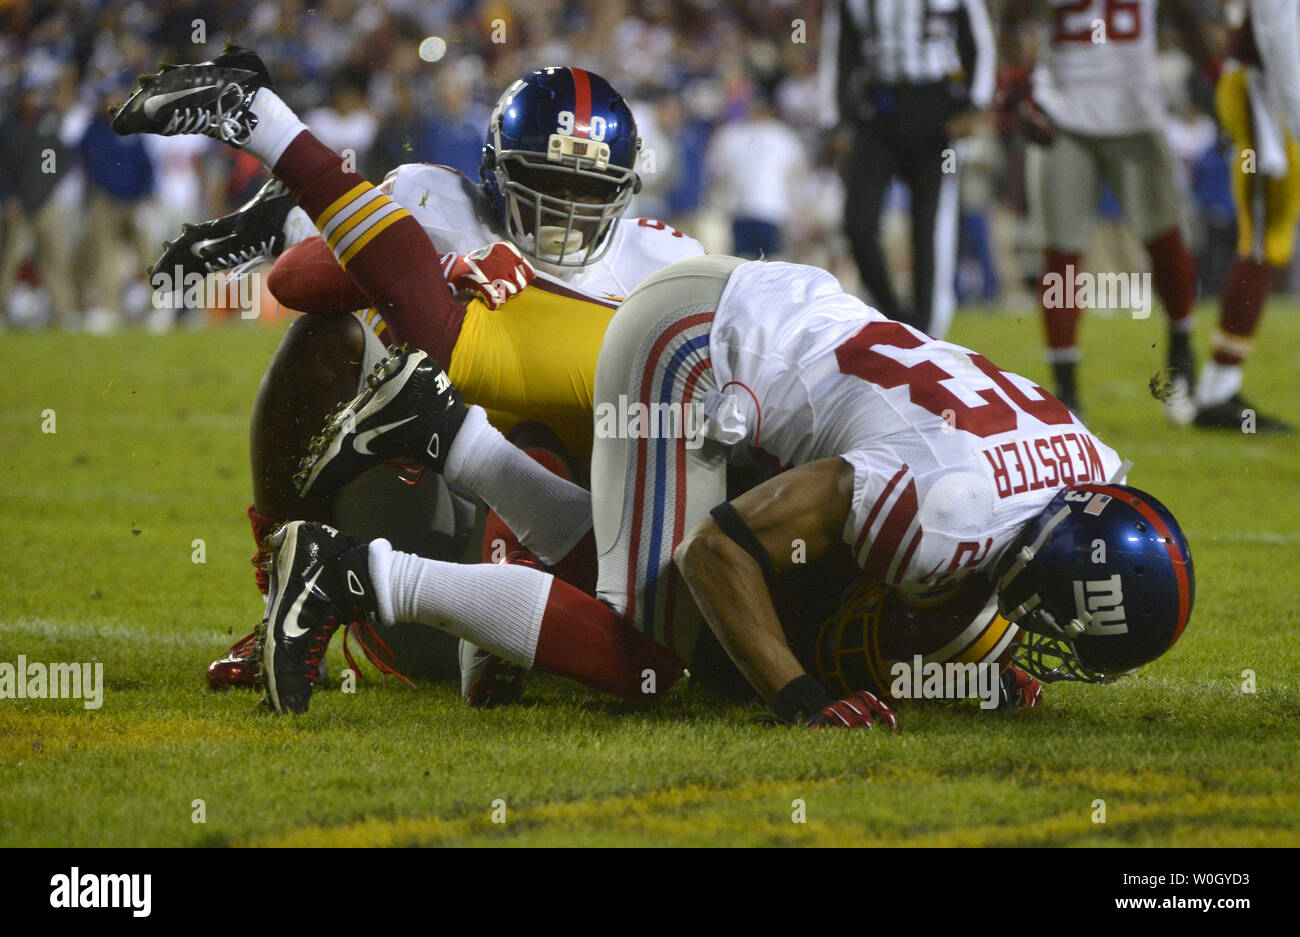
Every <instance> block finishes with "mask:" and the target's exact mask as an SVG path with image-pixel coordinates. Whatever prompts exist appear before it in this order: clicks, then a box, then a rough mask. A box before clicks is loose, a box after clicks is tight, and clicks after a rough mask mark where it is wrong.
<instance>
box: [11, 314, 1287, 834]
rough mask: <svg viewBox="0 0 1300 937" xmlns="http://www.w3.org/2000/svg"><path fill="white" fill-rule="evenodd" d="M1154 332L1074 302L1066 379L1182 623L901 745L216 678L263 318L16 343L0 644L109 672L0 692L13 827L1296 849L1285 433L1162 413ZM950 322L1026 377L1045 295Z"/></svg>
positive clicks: (21, 338) (911, 728) (936, 711)
mask: <svg viewBox="0 0 1300 937" xmlns="http://www.w3.org/2000/svg"><path fill="white" fill-rule="evenodd" d="M1200 323H1201V328H1200V330H1199V332H1198V344H1199V345H1200V346H1202V348H1203V346H1204V344H1205V336H1206V335H1207V334H1208V332H1209V331H1210V329H1211V327H1212V316H1211V312H1210V310H1208V309H1203V310H1202V312H1201V318H1200ZM1162 329H1163V327H1162V325H1161V324H1160V320H1159V318H1158V316H1156V317H1153V318H1152V319H1151V320H1148V321H1145V322H1142V321H1133V320H1130V319H1122V318H1119V319H1104V318H1100V317H1094V318H1092V319H1090V320H1089V321H1088V322H1087V324H1086V327H1085V334H1084V343H1085V348H1086V352H1087V355H1088V358H1087V361H1086V363H1085V370H1084V371H1083V380H1084V387H1085V393H1086V399H1085V403H1086V405H1087V407H1088V410H1089V423H1090V425H1091V426H1092V427H1093V428H1094V429H1095V430H1096V431H1097V432H1098V433H1099V434H1100V435H1101V436H1102V437H1103V438H1104V439H1105V440H1106V441H1107V442H1108V443H1110V444H1112V445H1114V446H1115V447H1116V448H1117V449H1118V450H1119V451H1120V452H1121V454H1123V455H1124V456H1126V457H1127V458H1130V459H1132V460H1133V461H1134V462H1135V463H1136V468H1135V469H1134V470H1133V473H1132V475H1131V480H1132V481H1133V483H1134V484H1137V485H1139V486H1142V487H1146V488H1148V489H1150V490H1151V491H1153V492H1154V493H1156V494H1157V495H1158V496H1159V497H1160V498H1161V499H1163V500H1164V501H1165V502H1166V503H1168V504H1169V506H1170V507H1171V508H1172V509H1173V510H1174V511H1175V513H1176V514H1177V515H1178V516H1179V518H1180V519H1181V520H1182V522H1183V524H1184V526H1185V529H1186V531H1187V534H1188V536H1189V537H1190V539H1191V543H1192V547H1193V551H1194V554H1195V559H1196V568H1197V572H1198V582H1197V598H1196V609H1195V612H1194V614H1193V616H1192V620H1191V624H1190V625H1189V627H1188V630H1187V632H1186V635H1185V636H1184V638H1183V640H1182V641H1181V642H1180V643H1179V644H1178V646H1177V647H1176V648H1175V649H1174V650H1173V651H1172V652H1171V653H1170V654H1169V655H1168V656H1167V657H1166V658H1165V659H1162V660H1161V661H1159V662H1157V663H1156V664H1154V665H1153V666H1151V667H1149V668H1148V669H1147V670H1146V671H1144V672H1143V673H1142V674H1141V675H1140V676H1138V677H1136V678H1133V679H1130V680H1127V681H1124V682H1122V683H1120V684H1117V685H1114V686H1109V687H1079V686H1059V685H1056V686H1051V687H1048V688H1047V691H1046V699H1045V705H1044V706H1043V707H1042V708H1041V709H1040V710H1037V711H1033V712H1030V713H1024V714H999V713H993V714H988V713H982V712H979V711H978V710H951V709H944V708H932V707H930V708H927V707H916V706H913V707H907V708H904V709H902V710H901V722H902V726H903V729H902V731H901V732H899V733H897V734H892V735H891V734H886V733H884V732H875V733H868V732H857V733H842V732H808V731H802V730H797V729H786V728H774V727H764V726H761V725H756V724H753V723H751V722H749V721H748V720H749V719H750V718H751V717H752V716H753V715H755V712H756V710H755V709H753V708H748V709H747V708H743V707H739V708H738V707H732V706H727V705H723V704H720V703H718V702H717V701H716V700H713V699H711V698H709V697H707V696H706V695H704V694H703V693H702V692H701V691H698V690H695V689H692V688H689V687H682V688H679V689H678V690H676V691H674V693H673V694H672V695H671V697H670V698H669V700H668V701H667V702H666V703H665V704H664V705H663V706H662V707H661V708H659V709H658V710H655V711H650V712H643V711H632V710H629V709H627V708H625V707H622V706H620V705H618V704H615V703H612V702H609V701H606V700H604V699H602V698H600V697H598V696H597V695H595V694H592V693H588V692H586V691H585V690H582V689H581V688H578V687H575V686H573V685H570V684H568V683H565V682H564V681H560V680H554V679H551V680H548V679H536V680H535V681H534V682H533V684H532V686H531V688H530V691H529V698H530V704H529V705H527V706H522V707H517V708H513V709H509V710H501V711H492V712H478V711H472V710H470V709H468V708H467V707H465V706H464V705H463V704H460V703H459V702H458V701H457V700H456V697H455V693H454V692H453V688H452V687H451V686H450V685H426V686H423V687H421V688H420V689H419V690H412V689H410V688H408V687H406V686H404V685H402V684H400V683H397V682H395V681H391V680H390V681H389V682H388V683H387V684H386V685H385V684H383V683H382V682H380V681H379V680H378V679H377V678H375V677H374V676H373V675H371V676H369V677H368V678H367V679H365V680H363V681H361V682H360V683H359V684H358V688H357V692H356V693H355V694H344V693H341V692H339V691H337V690H332V691H325V692H322V693H320V694H318V695H317V697H316V698H315V699H314V700H313V703H312V710H311V713H310V715H309V716H308V717H306V718H300V719H274V718H269V717H265V716H260V715H258V714H257V713H255V711H254V710H255V705H254V697H253V696H252V695H251V694H243V693H231V694H226V695H214V694H211V693H209V692H207V691H206V690H205V689H204V688H203V684H202V672H203V668H204V666H206V664H207V662H208V661H209V660H211V659H212V658H213V657H214V656H216V655H217V654H218V652H220V651H222V650H224V648H225V647H226V646H227V645H228V644H229V643H230V641H231V640H232V639H233V638H234V637H237V636H239V635H242V634H244V633H245V632H246V631H247V630H248V628H249V626H250V625H251V623H252V621H253V619H254V617H255V616H256V615H258V614H260V600H259V598H258V597H257V595H256V594H255V592H254V590H253V587H252V582H251V575H250V568H249V566H248V557H249V555H250V553H251V548H252V542H251V538H250V537H249V533H248V525H247V522H246V521H245V519H244V517H243V511H244V508H245V506H246V505H247V504H248V501H249V494H248V492H249V484H248V478H247V467H246V465H247V459H246V452H247V449H246V447H247V425H246V424H247V414H248V410H249V406H250V403H251V399H252V394H253V390H254V388H255V387H256V384H257V380H258V377H259V375H260V373H261V370H262V368H263V367H264V365H265V364H266V362H267V360H268V357H269V355H270V353H271V350H272V349H273V347H274V345H275V342H276V340H277V337H278V333H277V332H276V330H275V329H271V328H261V327H256V326H254V327H246V328H216V329H213V330H210V331H206V332H202V333H182V334H175V335H170V336H149V335H139V334H128V335H119V336H115V337H111V338H67V337H62V336H57V335H25V334H14V333H9V334H6V335H4V336H3V337H0V374H3V375H4V378H3V380H0V465H3V477H4V482H5V484H4V486H3V488H2V489H0V504H2V505H3V508H2V509H0V594H2V595H3V596H4V606H3V609H0V661H8V662H11V663H12V662H14V661H15V660H16V658H17V656H18V655H19V654H24V655H26V657H27V658H28V659H29V660H36V661H84V660H99V661H102V662H103V663H104V668H105V680H106V684H107V689H106V692H105V698H104V703H103V707H102V708H101V709H99V710H98V711H87V710H85V709H84V708H83V707H82V705H81V703H80V702H78V701H44V700H41V701H33V700H7V699H6V700H0V846H10V845H78V846H91V845H96V846H98V845H172V844H180V845H226V844H234V845H238V844H250V843H253V844H257V843H261V844H290V843H302V844H371V843H374V844H380V843H383V844H396V845H407V844H431V845H432V844H511V845H540V844H552V845H554V844H580V843H582V844H610V845H615V844H617V845H635V844H654V845H661V844H701V845H718V844H735V845H742V844H887V845H893V844H913V845H964V844H1057V845H1061V844H1077V845H1127V844H1133V845H1138V844H1141V845H1154V844H1179V845H1193V844H1198V845H1261V844H1272V845H1297V844H1300V832H1298V831H1300V792H1298V791H1297V788H1296V784H1295V778H1296V776H1297V761H1298V760H1300V730H1298V726H1300V692H1297V682H1298V679H1300V665H1298V664H1297V652H1296V650H1295V646H1296V643H1295V636H1296V631H1297V612H1296V599H1297V593H1298V592H1300V589H1298V588H1297V574H1296V569H1297V568H1300V495H1297V483H1298V482H1300V472H1298V471H1297V469H1296V466H1297V462H1298V461H1300V442H1297V440H1296V439H1294V438H1291V439H1277V438H1272V439H1268V438H1262V437H1248V436H1243V435H1241V434H1235V433H1228V434H1224V435H1215V436H1212V435H1205V434H1198V433H1195V432H1193V431H1191V430H1186V429H1183V430H1178V429H1173V428H1170V427H1167V426H1166V425H1165V424H1164V423H1163V421H1162V419H1161V417H1160V414H1159V410H1158V408H1157V406H1156V404H1155V403H1154V402H1153V401H1152V400H1151V399H1150V398H1149V396H1148V393H1147V381H1148V378H1149V377H1150V375H1151V374H1152V373H1153V372H1155V371H1156V370H1157V369H1158V368H1159V366H1160V363H1161V358H1162V350H1161V349H1162V347H1163V341H1162V339H1161V332H1162ZM953 338H954V340H956V341H959V342H962V343H964V344H968V345H971V346H973V347H975V348H977V349H979V350H981V351H983V352H984V353H985V354H986V355H987V356H988V357H990V358H992V359H993V360H994V361H996V362H997V363H998V364H1000V365H1001V366H1002V367H1005V368H1009V369H1012V370H1018V371H1021V372H1022V373H1025V374H1027V375H1030V376H1033V377H1036V378H1039V379H1042V378H1043V366H1042V365H1041V363H1040V331H1039V324H1038V322H1037V319H1036V316H1034V315H1032V314H1026V315H1025V316H1024V317H1017V316H1015V315H1010V314H999V315H979V314H972V315H967V316H964V317H961V318H959V320H958V322H957V325H956V327H955V329H954V332H953ZM1262 338H1263V340H1262V342H1261V345H1260V348H1259V349H1258V352H1257V355H1256V358H1255V360H1254V361H1253V362H1252V363H1251V367H1250V369H1249V373H1248V389H1249V391H1250V392H1251V394H1252V395H1253V396H1254V397H1256V398H1257V399H1258V400H1259V401H1260V402H1261V405H1263V404H1265V403H1267V404H1271V405H1272V408H1273V409H1274V410H1276V411H1278V413H1279V415H1280V416H1283V417H1286V418H1289V419H1293V420H1294V419H1296V417H1297V414H1296V412H1295V410H1296V404H1297V403H1298V402H1300V398H1298V397H1297V394H1296V390H1295V386H1294V377H1295V375H1296V374H1298V373H1300V317H1298V316H1297V314H1296V310H1295V309H1291V308H1285V307H1283V306H1282V305H1281V304H1277V307H1276V308H1271V309H1270V313H1269V318H1268V319H1267V320H1266V321H1265V324H1264V328H1263V336H1262ZM47 409H50V410H53V411H54V413H55V419H56V421H57V422H56V429H57V432H55V433H53V434H47V433H42V432H41V424H42V412H43V411H45V410H47ZM196 539H201V540H203V541H204V544H205V549H206V562H205V563H203V564H196V563H194V562H192V555H193V552H194V546H193V541H195V540H196ZM331 653H332V654H335V655H337V654H338V651H337V649H334V650H332V652H331ZM332 662H333V663H334V664H335V665H336V668H337V667H339V666H341V661H339V660H338V659H335V660H333V661H332ZM1248 669H1249V670H1252V671H1254V673H1255V675H1256V677H1255V679H1256V686H1257V692H1255V693H1253V694H1249V693H1243V692H1242V689H1241V688H1242V681H1243V677H1242V672H1243V671H1244V670H1248ZM336 672H337V669H336ZM195 800H202V801H204V809H205V811H206V822H205V823H195V822H192V816H193V814H194V812H195V809H196V808H195V807H194V806H193V802H194V801H195ZM1096 800H1104V801H1105V809H1106V822H1105V823H1104V824H1103V823H1094V822H1093V816H1094V806H1093V805H1094V801H1096ZM494 801H503V802H504V807H505V820H506V822H504V823H494V822H493V810H494ZM796 801H802V804H803V808H802V809H803V812H804V815H805V817H806V822H805V823H795V822H792V814H793V813H794V812H795V811H796V809H797V804H796V803H795V802H796ZM499 816H500V814H499V811H498V818H499Z"/></svg>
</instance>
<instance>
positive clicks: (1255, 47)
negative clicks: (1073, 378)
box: [1196, 0, 1300, 433]
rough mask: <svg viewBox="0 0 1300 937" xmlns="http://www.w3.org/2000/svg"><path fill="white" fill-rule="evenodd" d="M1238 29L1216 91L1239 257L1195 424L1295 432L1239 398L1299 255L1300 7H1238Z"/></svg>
mask: <svg viewBox="0 0 1300 937" xmlns="http://www.w3.org/2000/svg"><path fill="white" fill-rule="evenodd" d="M1234 7H1235V8H1236V10H1237V14H1238V17H1239V19H1240V22H1239V23H1237V25H1236V26H1235V28H1234V29H1233V30H1232V32H1231V34H1230V43H1231V45H1230V47H1229V53H1228V54H1229V60H1228V62H1227V63H1226V65H1225V67H1224V69H1223V74H1222V75H1221V76H1220V78H1219V83H1218V87H1217V88H1216V89H1215V104H1216V107H1217V109H1218V113H1219V121H1220V123H1221V124H1222V126H1223V129H1224V130H1225V131H1226V132H1227V133H1228V135H1229V136H1230V137H1231V138H1232V145H1233V152H1232V155H1231V167H1232V193H1233V199H1234V201H1235V202H1236V205H1237V257H1236V259H1235V261H1234V262H1233V264H1232V267H1231V269H1230V270H1229V272H1228V280H1227V283H1226V284H1225V286H1224V290H1223V296H1222V297H1221V299H1220V305H1219V328H1218V330H1217V331H1216V332H1215V334H1214V344H1213V348H1212V351H1211V355H1210V360H1209V361H1208V362H1206V365H1205V368H1204V370H1203V371H1202V372H1201V377H1200V380H1199V381H1198V382H1197V385H1196V407H1197V409H1196V425H1197V426H1200V427H1204V428H1207V429H1231V430H1236V431H1237V432H1241V431H1242V430H1243V429H1246V428H1248V427H1253V429H1254V431H1255V432H1261V433H1265V432H1290V431H1291V429H1292V427H1291V426H1290V425H1289V424H1287V423H1285V422H1283V421H1282V420H1279V419H1277V418H1276V417H1269V416H1264V415H1262V414H1260V413H1258V412H1256V411H1255V409H1254V408H1253V407H1252V406H1251V405H1250V404H1249V403H1247V402H1246V401H1245V399H1243V398H1242V396H1241V385H1242V366H1243V364H1244V363H1245V360H1246V357H1247V356H1248V355H1249V354H1250V349H1251V342H1252V339H1253V338H1254V335H1255V331H1256V329H1258V328H1259V320H1260V317H1261V316H1262V314H1263V312H1264V301H1265V300H1266V299H1267V297H1268V292H1269V288H1270V287H1271V285H1272V283H1273V279H1274V277H1275V276H1276V272H1277V271H1278V270H1279V269H1282V268H1285V267H1287V266H1288V265H1290V263H1291V258H1292V256H1293V255H1294V253H1295V235H1296V222H1297V221H1298V220H1300V145H1298V144H1297V142H1296V141H1297V140H1298V139H1300V2H1297V0H1249V3H1248V4H1246V6H1245V9H1244V10H1243V9H1241V7H1242V5H1241V4H1234Z"/></svg>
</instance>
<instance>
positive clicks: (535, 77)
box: [479, 67, 641, 267]
mask: <svg viewBox="0 0 1300 937" xmlns="http://www.w3.org/2000/svg"><path fill="white" fill-rule="evenodd" d="M640 151H641V139H640V137H638V136H637V133H636V121H635V120H633V118H632V111H631V110H630V109H629V108H628V106H627V104H626V102H624V100H623V98H622V97H620V96H619V94H618V92H616V91H615V90H614V89H613V88H611V87H610V86H609V82H607V81H605V79H603V78H601V77H600V76H599V75H595V74H592V73H591V72H588V71H585V70H583V69H581V68H561V67H553V68H539V69H537V70H536V71H534V72H531V73H530V74H528V75H527V76H525V77H524V78H521V79H520V80H518V81H516V82H515V83H514V84H512V85H511V86H510V87H509V88H507V89H506V92H505V94H503V95H501V99H500V100H499V101H497V104H496V107H495V108H493V110H492V118H491V120H490V122H489V124H488V136H487V144H486V145H485V146H484V147H483V162H482V165H481V166H480V167H479V176H480V178H481V179H482V180H483V190H484V192H485V193H486V195H487V197H488V199H489V200H490V201H491V202H492V204H493V205H494V206H495V207H496V210H497V211H498V212H499V213H500V217H501V221H502V224H503V225H504V227H505V233H506V236H507V237H508V238H510V240H511V241H512V242H514V244H515V245H516V246H517V247H518V248H519V249H520V250H521V251H523V252H524V253H525V254H527V255H528V256H529V257H531V258H533V259H534V260H538V261H542V262H544V263H549V264H554V265H556V266H561V267H585V266H587V265H588V264H591V263H594V262H595V261H597V260H599V259H600V258H601V257H603V256H604V254H605V252H606V251H607V250H609V247H610V242H611V238H610V234H611V232H612V230H613V227H614V224H615V222H616V221H617V220H618V218H619V217H620V216H621V215H622V214H623V213H624V212H625V211H627V207H628V204H629V203H630V202H631V201H632V196H633V195H635V194H636V192H637V191H638V190H639V189H640V188H641V180H640V179H639V178H638V177H637V174H636V164H637V159H638V158H639V154H640Z"/></svg>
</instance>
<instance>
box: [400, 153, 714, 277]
mask: <svg viewBox="0 0 1300 937" xmlns="http://www.w3.org/2000/svg"><path fill="white" fill-rule="evenodd" d="M388 178H389V179H391V180H392V198H393V201H395V202H397V203H398V204H399V205H401V206H402V207H403V208H405V209H406V210H407V211H409V212H410V213H411V214H412V215H413V216H414V217H415V220H416V221H418V222H419V223H420V224H421V226H423V228H424V230H425V232H426V233H427V234H428V235H429V240H431V241H432V242H433V246H434V247H436V248H437V249H438V252H439V253H446V252H448V251H454V252H456V253H458V254H467V253H469V252H470V251H472V250H475V249H477V248H479V247H482V246H484V245H485V244H491V243H492V242H493V241H500V240H502V239H503V238H504V237H505V235H504V234H502V233H501V232H499V231H496V230H494V229H493V227H492V225H491V212H490V206H489V205H488V203H487V200H486V198H485V197H484V195H483V190H482V189H480V188H479V186H478V185H477V184H476V183H474V182H472V181H471V180H470V179H469V178H468V177H467V176H466V175H465V174H464V173H462V172H459V171H458V170H455V169H450V168H448V167H446V166H436V165H431V164H429V163H407V164H405V165H402V166H398V167H397V168H396V169H394V170H393V171H392V172H391V173H389V175H388ZM610 237H612V238H613V239H614V240H613V243H612V244H611V245H610V247H609V250H608V251H606V252H605V255H604V256H603V257H601V258H600V260H598V261H596V262H595V263H594V264H589V265H588V266H586V267H555V266H548V265H545V264H539V263H536V262H534V264H533V265H534V266H535V267H536V268H537V272H538V276H539V277H542V278H544V279H548V280H552V281H554V282H557V283H561V284H563V285H564V286H566V287H568V288H569V289H572V290H576V291H578V292H580V293H585V294H586V295H588V296H593V297H596V298H597V299H603V300H607V301H609V300H613V301H621V300H622V299H623V298H624V297H626V296H627V294H628V293H630V292H632V290H633V289H634V288H635V287H636V285H637V284H638V283H640V282H641V281H642V280H644V279H645V278H646V277H648V276H650V274H652V273H654V272H655V271H657V270H659V269H661V268H662V267H666V266H668V265H669V264H671V263H675V262H676V261H678V260H685V259H687V258H688V257H698V256H700V255H702V254H703V253H704V247H703V246H702V245H701V244H700V242H699V241H697V240H695V239H694V238H691V237H687V236H686V235H684V234H682V233H681V232H680V231H678V230H676V229H675V228H671V227H669V226H668V225H666V224H664V223H663V222H662V221H656V220H654V219H653V218H620V219H619V220H618V221H617V222H615V224H614V230H613V232H612V233H611V234H610Z"/></svg>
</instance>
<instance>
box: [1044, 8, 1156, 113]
mask: <svg viewBox="0 0 1300 937" xmlns="http://www.w3.org/2000/svg"><path fill="white" fill-rule="evenodd" d="M1048 5H1049V8H1050V10H1051V20H1050V22H1049V23H1048V24H1047V30H1048V32H1047V36H1046V42H1045V44H1044V47H1045V48H1046V53H1045V54H1044V55H1043V56H1042V58H1041V60H1040V62H1039V65H1038V67H1037V69H1035V71H1034V98H1035V100H1037V101H1038V103H1039V105H1040V106H1041V107H1042V108H1043V110H1044V111H1046V112H1047V114H1048V116H1049V117H1051V118H1052V120H1053V121H1055V122H1056V123H1057V124H1058V125H1059V126H1061V127H1064V128H1065V129H1066V130H1069V131H1072V132H1074V133H1079V134H1084V135H1086V136H1093V137H1112V136H1122V135H1125V134H1132V133H1144V132H1147V131H1152V130H1159V129H1160V127H1161V125H1162V118H1163V115H1164V103H1163V100H1162V98H1161V94H1160V83H1159V79H1158V76H1157V74H1156V0H1127V2H1115V0H1048Z"/></svg>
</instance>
